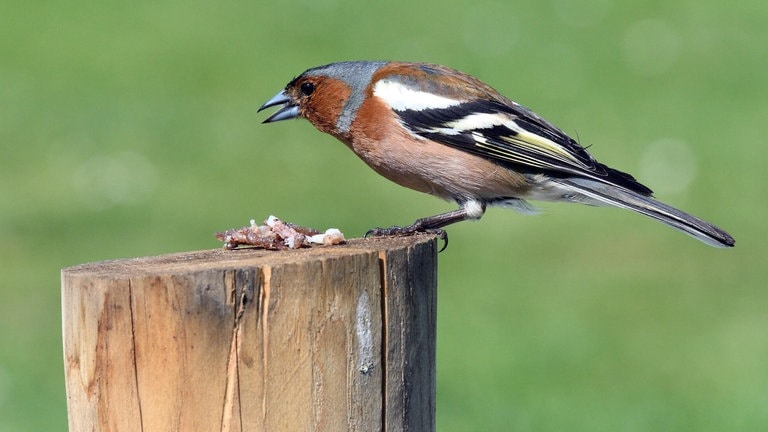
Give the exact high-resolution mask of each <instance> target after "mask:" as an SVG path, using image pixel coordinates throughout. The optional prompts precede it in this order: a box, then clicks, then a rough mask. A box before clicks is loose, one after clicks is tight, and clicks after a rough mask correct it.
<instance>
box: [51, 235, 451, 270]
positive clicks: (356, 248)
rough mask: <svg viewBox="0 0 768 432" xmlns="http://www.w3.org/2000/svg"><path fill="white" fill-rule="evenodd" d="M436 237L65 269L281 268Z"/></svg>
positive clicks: (189, 255)
mask: <svg viewBox="0 0 768 432" xmlns="http://www.w3.org/2000/svg"><path fill="white" fill-rule="evenodd" d="M435 241H436V239H435V236H431V235H420V236H415V237H383V238H370V239H352V240H349V241H347V243H345V244H340V245H334V246H314V247H311V248H302V249H284V250H280V251H274V250H264V249H255V248H242V249H235V250H226V249H223V248H221V249H209V250H201V251H193V252H179V253H171V254H165V255H158V256H151V257H140V258H123V259H115V260H105V261H97V262H92V263H86V264H80V265H76V266H72V267H67V268H64V269H62V276H64V275H78V276H86V275H91V276H93V277H107V278H119V277H127V276H137V275H147V274H180V273H188V272H191V271H203V270H208V269H228V268H241V267H249V266H256V267H260V266H262V265H271V266H275V265H281V264H285V263H300V262H306V261H315V260H318V259H320V260H322V259H324V258H337V257H343V256H351V255H358V254H360V253H361V252H372V253H379V252H385V251H395V250H400V249H405V248H409V247H416V246H418V245H424V244H426V243H429V242H433V243H434V242H435Z"/></svg>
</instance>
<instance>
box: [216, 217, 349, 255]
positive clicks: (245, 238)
mask: <svg viewBox="0 0 768 432" xmlns="http://www.w3.org/2000/svg"><path fill="white" fill-rule="evenodd" d="M216 238H217V239H219V240H221V241H223V242H224V248H225V249H229V250H232V249H235V248H237V247H238V246H240V245H244V246H255V247H260V248H264V249H270V250H279V249H298V248H302V247H311V246H312V244H322V245H337V244H340V243H344V241H345V240H344V234H342V232H341V231H339V230H338V229H336V228H330V229H328V230H326V231H325V232H324V233H322V232H320V231H318V230H316V229H312V228H306V227H302V226H299V225H296V224H292V223H290V222H284V221H282V220H280V219H279V218H277V217H275V216H270V217H268V218H267V219H266V220H265V221H264V225H257V224H256V220H255V219H251V225H250V226H245V227H242V228H237V229H229V230H226V231H224V232H220V233H216Z"/></svg>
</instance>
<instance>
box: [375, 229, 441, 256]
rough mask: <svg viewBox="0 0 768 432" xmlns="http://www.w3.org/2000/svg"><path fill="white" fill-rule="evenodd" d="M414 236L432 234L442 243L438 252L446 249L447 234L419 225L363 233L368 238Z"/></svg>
mask: <svg viewBox="0 0 768 432" xmlns="http://www.w3.org/2000/svg"><path fill="white" fill-rule="evenodd" d="M416 234H434V235H436V236H438V237H439V238H440V240H442V241H443V247H442V248H440V250H439V251H438V252H442V251H444V250H445V248H447V247H448V233H447V232H446V231H445V230H444V229H441V228H428V227H425V226H423V224H420V223H418V222H417V223H414V224H413V225H408V226H406V227H399V226H391V227H389V228H372V229H370V230H368V232H366V233H365V238H368V237H403V236H411V235H416Z"/></svg>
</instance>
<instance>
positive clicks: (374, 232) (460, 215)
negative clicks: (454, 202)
mask: <svg viewBox="0 0 768 432" xmlns="http://www.w3.org/2000/svg"><path fill="white" fill-rule="evenodd" d="M482 210H483V211H484V210H485V208H484V206H483V208H482ZM480 215H482V212H481V213H480ZM477 218H479V216H478V215H477V214H475V212H472V211H471V210H468V208H467V206H465V205H462V206H461V208H459V209H457V210H453V211H449V212H446V213H440V214H438V215H434V216H429V217H425V218H421V219H417V220H416V222H414V223H412V224H410V225H408V226H405V227H399V226H392V227H389V228H373V229H371V230H369V231H368V232H367V233H365V237H370V236H373V237H382V236H408V235H414V234H416V233H427V234H436V235H438V236H439V237H440V239H441V240H443V242H444V244H443V247H442V248H441V249H440V252H442V251H443V250H445V248H446V247H448V233H447V232H445V230H444V229H443V227H446V226H448V225H451V224H454V223H456V222H461V221H464V220H467V219H477Z"/></svg>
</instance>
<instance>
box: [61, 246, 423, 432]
mask: <svg viewBox="0 0 768 432" xmlns="http://www.w3.org/2000/svg"><path fill="white" fill-rule="evenodd" d="M436 287H437V284H436V242H435V239H434V238H432V237H425V236H418V237H410V238H391V239H373V240H353V241H351V242H350V243H349V244H347V245H345V246H337V247H329V248H312V249H304V250H298V251H284V252H269V251H262V250H237V251H223V250H214V251H201V252H192V253H184V254H172V255H164V256H159V257H150V258H139V259H130V260H116V261H104V262H100V263H93V264H85V265H81V266H76V267H71V268H67V269H64V270H62V314H63V318H62V319H63V333H64V361H65V378H66V385H67V404H68V411H69V430H70V431H71V432H73V431H142V432H150V431H162V432H167V431H194V430H200V431H213V430H219V431H270V432H272V431H278V432H279V431H296V430H312V431H407V430H410V431H433V430H434V407H435V405H434V396H435V394H434V390H435V389H434V381H435V378H434V377H435V370H434V361H435V350H434V346H435V345H434V344H435V339H434V336H435V328H434V326H435V299H436V294H435V292H436Z"/></svg>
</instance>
